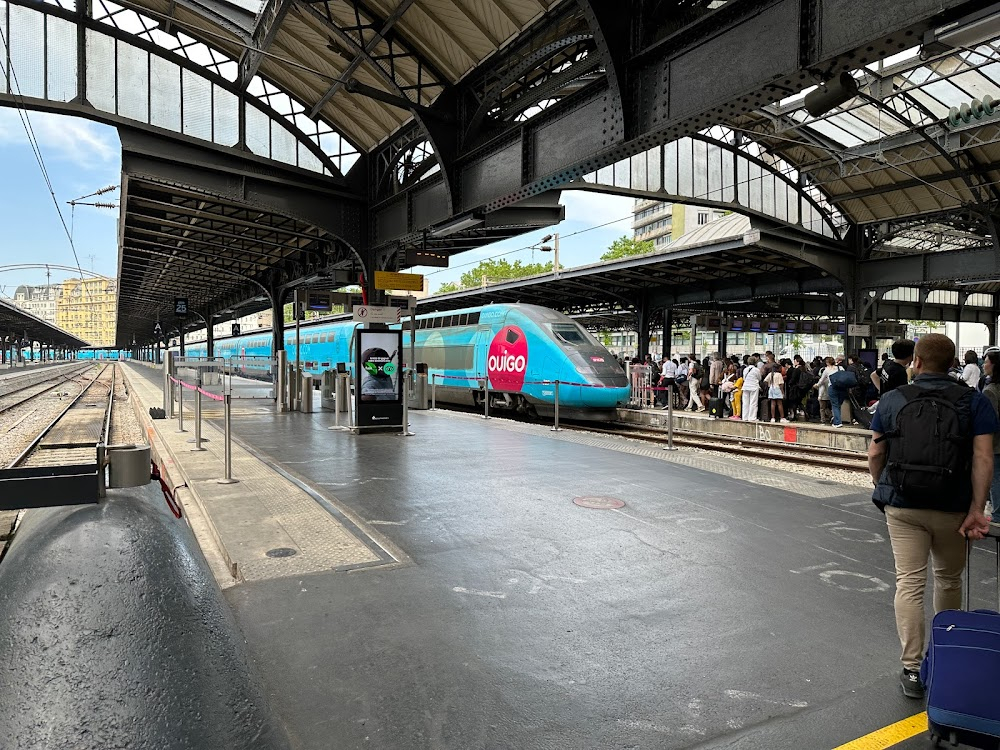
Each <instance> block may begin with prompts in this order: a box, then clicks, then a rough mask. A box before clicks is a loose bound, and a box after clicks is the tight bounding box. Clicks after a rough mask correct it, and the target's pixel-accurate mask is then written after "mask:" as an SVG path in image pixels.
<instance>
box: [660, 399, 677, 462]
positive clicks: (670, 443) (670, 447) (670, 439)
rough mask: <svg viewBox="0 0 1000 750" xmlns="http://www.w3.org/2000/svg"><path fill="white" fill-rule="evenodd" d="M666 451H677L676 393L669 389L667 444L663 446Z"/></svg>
mask: <svg viewBox="0 0 1000 750" xmlns="http://www.w3.org/2000/svg"><path fill="white" fill-rule="evenodd" d="M663 450H665V451H675V450H677V449H676V448H675V447H674V393H673V391H672V390H671V389H669V388H668V389H667V444H666V445H665V446H663Z"/></svg>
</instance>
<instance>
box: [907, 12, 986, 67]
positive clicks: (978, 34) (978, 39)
mask: <svg viewBox="0 0 1000 750" xmlns="http://www.w3.org/2000/svg"><path fill="white" fill-rule="evenodd" d="M997 37H1000V9H998V8H997V5H996V4H995V3H994V4H992V5H990V6H989V7H987V8H983V9H982V10H979V11H977V12H975V13H970V14H969V15H967V16H963V17H962V18H959V19H957V20H955V21H951V22H950V23H946V24H943V25H942V26H938V27H937V28H934V29H930V30H928V31H927V32H925V33H924V37H923V39H922V40H921V45H920V56H921V58H923V59H927V58H929V57H933V56H934V55H942V54H945V53H947V52H950V51H951V50H954V49H969V48H971V47H975V46H976V45H977V44H980V43H982V42H986V41H989V40H990V39H996V38H997Z"/></svg>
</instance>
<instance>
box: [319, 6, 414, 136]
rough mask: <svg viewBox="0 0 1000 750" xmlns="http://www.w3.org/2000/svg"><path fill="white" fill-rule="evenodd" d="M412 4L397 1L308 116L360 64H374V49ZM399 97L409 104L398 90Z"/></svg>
mask: <svg viewBox="0 0 1000 750" xmlns="http://www.w3.org/2000/svg"><path fill="white" fill-rule="evenodd" d="M413 2H414V0H399V4H398V5H397V6H396V7H395V9H394V10H393V11H392V13H391V14H389V16H387V17H386V19H385V21H383V22H382V24H381V26H380V28H379V30H378V31H375V32H373V33H372V36H371V38H370V39H369V40H368V41H367V42H365V43H364V46H363V47H362V48H361V49H360V50H358V51H357V52H356V53H355V55H354V59H352V60H351V62H350V63H348V65H347V67H346V68H344V70H343V71H342V72H341V74H340V80H339V81H334V82H333V85H331V86H330V88H328V89H327V90H326V92H325V93H324V94H323V95H322V96H321V97H320V98H319V99H318V100H316V104H314V105H313V107H312V109H311V110H310V112H309V113H310V115H312V116H315V115H316V114H317V113H318V112H319V111H320V110H321V109H322V108H323V107H324V106H325V105H326V103H327V102H328V101H330V99H332V98H333V95H334V94H336V93H337V92H338V91H340V89H341V88H342V87H343V86H344V82H345V81H347V80H348V79H350V78H351V76H353V75H354V74H355V73H356V72H357V70H358V68H360V67H361V65H362V63H364V62H374V60H373V58H372V53H373V52H374V51H375V48H376V47H377V46H378V45H379V43H380V42H381V41H382V40H383V39H384V38H385V36H386V35H387V34H388V33H389V32H390V31H392V27H393V26H395V25H396V23H397V22H398V21H399V19H401V18H402V17H403V14H404V13H406V11H407V10H408V9H409V7H410V6H411V5H413ZM400 95H401V98H402V99H403V100H404V101H407V102H409V99H407V97H405V96H403V92H402V90H400ZM419 99H420V96H419V94H418V96H417V100H418V102H417V103H419Z"/></svg>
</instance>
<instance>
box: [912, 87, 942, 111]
mask: <svg viewBox="0 0 1000 750" xmlns="http://www.w3.org/2000/svg"><path fill="white" fill-rule="evenodd" d="M907 94H908V95H909V96H911V97H913V98H914V99H916V100H917V101H918V102H920V103H921V104H923V105H924V106H925V107H927V109H929V110H930V111H931V112H933V113H934V116H935V117H947V116H948V109H949V107H948V106H947V105H945V104H942V103H941V102H939V101H938V100H937V99H935V98H934V97H933V96H931V95H930V94H928V93H927V92H926V91H924V90H923V89H910V90H909V91H908V92H907Z"/></svg>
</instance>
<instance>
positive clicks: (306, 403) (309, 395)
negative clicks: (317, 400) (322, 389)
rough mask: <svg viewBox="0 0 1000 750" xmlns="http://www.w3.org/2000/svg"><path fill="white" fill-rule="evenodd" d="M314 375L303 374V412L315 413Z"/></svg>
mask: <svg viewBox="0 0 1000 750" xmlns="http://www.w3.org/2000/svg"><path fill="white" fill-rule="evenodd" d="M314 393H315V391H314V390H313V376H312V375H303V376H302V394H301V399H302V400H301V402H300V403H301V404H302V406H301V411H302V413H303V414H312V413H313V394H314Z"/></svg>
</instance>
